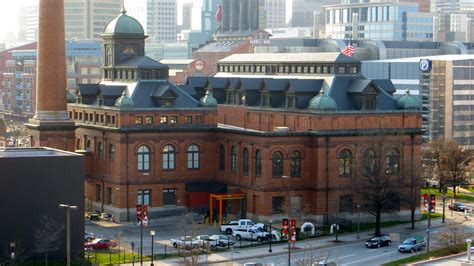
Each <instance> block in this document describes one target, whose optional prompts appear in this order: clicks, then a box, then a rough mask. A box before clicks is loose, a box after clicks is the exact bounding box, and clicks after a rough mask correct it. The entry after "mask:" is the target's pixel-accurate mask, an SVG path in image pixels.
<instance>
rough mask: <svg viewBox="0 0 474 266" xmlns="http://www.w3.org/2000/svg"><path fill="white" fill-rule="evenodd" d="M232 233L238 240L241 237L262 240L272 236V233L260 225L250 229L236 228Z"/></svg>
mask: <svg viewBox="0 0 474 266" xmlns="http://www.w3.org/2000/svg"><path fill="white" fill-rule="evenodd" d="M232 235H233V236H235V239H237V241H240V240H241V239H251V240H257V241H258V242H262V241H264V240H267V239H270V237H271V236H270V233H267V232H265V231H263V230H261V229H259V228H258V227H252V228H249V229H236V230H234V233H232Z"/></svg>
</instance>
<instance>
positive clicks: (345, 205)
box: [339, 195, 353, 212]
mask: <svg viewBox="0 0 474 266" xmlns="http://www.w3.org/2000/svg"><path fill="white" fill-rule="evenodd" d="M352 205H353V199H352V196H351V195H342V196H339V212H352V207H353V206H352Z"/></svg>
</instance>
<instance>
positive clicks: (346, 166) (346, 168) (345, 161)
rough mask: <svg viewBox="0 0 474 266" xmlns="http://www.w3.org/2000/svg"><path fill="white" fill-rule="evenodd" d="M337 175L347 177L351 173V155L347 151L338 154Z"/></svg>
mask: <svg viewBox="0 0 474 266" xmlns="http://www.w3.org/2000/svg"><path fill="white" fill-rule="evenodd" d="M338 159H339V175H340V176H348V175H351V172H352V154H351V152H350V151H349V150H348V149H344V150H342V151H341V152H339V155H338Z"/></svg>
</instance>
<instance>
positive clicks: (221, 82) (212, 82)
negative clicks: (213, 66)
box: [208, 77, 229, 90]
mask: <svg viewBox="0 0 474 266" xmlns="http://www.w3.org/2000/svg"><path fill="white" fill-rule="evenodd" d="M208 80H209V86H211V88H212V89H216V88H218V89H224V90H225V89H226V88H227V86H229V80H228V79H227V78H215V77H213V78H209V79H208Z"/></svg>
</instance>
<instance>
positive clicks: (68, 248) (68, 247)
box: [59, 204, 77, 266]
mask: <svg viewBox="0 0 474 266" xmlns="http://www.w3.org/2000/svg"><path fill="white" fill-rule="evenodd" d="M59 208H64V209H66V264H67V266H71V228H70V224H71V210H76V209H77V206H74V205H69V204H59Z"/></svg>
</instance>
